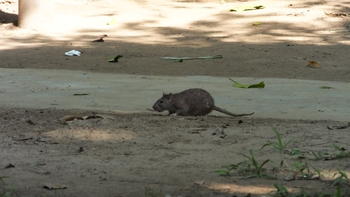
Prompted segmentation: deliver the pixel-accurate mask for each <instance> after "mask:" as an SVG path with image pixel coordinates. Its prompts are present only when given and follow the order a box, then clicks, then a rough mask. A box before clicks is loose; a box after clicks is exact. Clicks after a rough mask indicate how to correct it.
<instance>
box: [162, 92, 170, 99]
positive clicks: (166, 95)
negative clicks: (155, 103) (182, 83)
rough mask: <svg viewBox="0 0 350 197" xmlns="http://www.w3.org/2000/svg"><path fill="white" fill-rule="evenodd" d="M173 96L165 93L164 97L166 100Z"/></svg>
mask: <svg viewBox="0 0 350 197" xmlns="http://www.w3.org/2000/svg"><path fill="white" fill-rule="evenodd" d="M171 95H172V94H171V93H169V94H166V93H164V92H163V97H164V98H167V99H169V98H170V97H171Z"/></svg>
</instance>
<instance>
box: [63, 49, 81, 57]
mask: <svg viewBox="0 0 350 197" xmlns="http://www.w3.org/2000/svg"><path fill="white" fill-rule="evenodd" d="M64 55H66V56H80V55H81V52H80V51H77V50H71V51H67V52H65V53H64Z"/></svg>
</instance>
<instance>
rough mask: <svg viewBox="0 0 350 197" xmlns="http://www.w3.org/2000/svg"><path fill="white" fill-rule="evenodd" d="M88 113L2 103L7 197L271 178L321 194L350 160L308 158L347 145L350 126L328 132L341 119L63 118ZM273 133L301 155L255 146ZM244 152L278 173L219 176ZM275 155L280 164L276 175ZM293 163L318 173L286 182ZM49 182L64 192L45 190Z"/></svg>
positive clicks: (224, 188)
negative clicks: (313, 154)
mask: <svg viewBox="0 0 350 197" xmlns="http://www.w3.org/2000/svg"><path fill="white" fill-rule="evenodd" d="M92 114H96V112H89V111H62V110H54V109H47V110H29V109H1V110H0V117H1V119H0V125H1V126H0V128H1V129H0V151H1V152H0V154H1V160H0V176H1V177H6V178H3V181H4V183H5V184H3V183H2V184H1V185H0V188H2V189H3V190H6V191H10V192H11V195H13V196H33V197H37V196H165V195H166V194H169V195H170V196H247V195H248V194H251V196H266V195H269V194H272V193H273V192H274V191H275V188H274V187H273V184H282V185H284V186H286V187H287V188H288V189H289V190H290V191H294V192H297V191H306V192H308V193H312V192H325V193H327V192H333V191H334V189H335V186H332V183H333V180H334V177H333V174H334V173H336V172H337V170H343V171H344V172H346V173H349V170H350V166H349V161H350V160H349V158H347V157H345V158H342V159H340V158H339V159H332V160H327V161H324V160H314V159H312V158H313V157H312V154H310V151H315V152H318V151H320V152H329V153H334V152H335V150H334V148H333V147H332V145H333V144H334V145H337V146H339V147H344V148H346V149H348V148H349V141H350V139H349V135H348V134H349V131H350V130H349V128H347V129H340V130H338V129H336V130H329V129H328V128H327V126H330V125H331V126H339V125H346V123H342V122H334V121H294V120H293V121H290V120H275V119H248V118H244V119H234V118H230V117H216V116H208V117H172V116H160V115H151V114H108V113H98V114H99V116H91V117H90V119H85V120H73V121H68V122H64V121H63V122H62V117H66V118H67V115H75V116H78V117H79V116H80V117H83V116H88V115H92ZM101 117H103V118H101ZM85 118H86V117H85ZM68 119H69V118H68ZM273 129H276V130H277V131H279V132H280V133H281V134H282V135H283V140H284V141H285V142H287V141H291V142H290V144H288V148H286V149H288V150H300V151H303V152H304V153H305V157H306V158H304V159H297V158H296V156H293V155H289V154H286V153H279V151H277V150H276V149H273V148H271V147H266V148H264V149H262V150H260V148H261V146H262V145H264V144H265V143H267V142H268V141H273V142H275V141H276V136H275V134H274V132H273ZM249 150H253V151H254V154H255V156H256V159H257V160H258V161H259V162H261V161H263V160H266V159H270V160H271V162H269V163H268V164H266V166H264V168H266V170H267V171H266V174H268V175H271V176H275V178H273V179H271V178H266V177H262V178H254V177H253V178H248V177H249V176H250V175H254V173H246V174H244V173H243V174H240V173H238V172H236V171H232V174H231V176H219V175H218V174H217V173H216V172H215V171H216V170H218V169H222V166H225V165H229V164H235V163H239V162H241V161H244V160H246V159H245V158H244V157H243V156H242V155H241V153H244V154H248V155H249ZM281 161H284V162H285V167H284V168H283V169H285V170H281V171H278V170H277V169H282V168H279V166H280V163H281ZM295 162H304V163H307V164H308V165H309V166H312V168H311V167H310V169H318V170H319V171H320V172H321V174H322V175H321V179H312V180H302V179H301V178H300V177H299V178H296V180H293V179H291V177H292V178H293V175H295V176H296V177H297V176H299V175H300V174H298V170H295V169H294V168H293V165H294V164H293V163H295ZM9 164H12V165H13V166H14V167H13V166H12V167H11V166H10V167H9ZM6 166H8V167H9V168H5V167H6ZM273 169H275V170H273ZM292 169H294V171H293V170H292ZM288 170H291V171H288ZM305 172H306V171H305ZM294 173H296V174H294ZM310 179H311V178H310ZM45 185H46V186H52V187H63V186H64V187H66V189H57V190H48V189H45V188H43V186H45ZM348 191H349V185H348V183H347V184H345V185H342V192H345V194H346V192H348ZM151 194H152V195H151ZM347 194H348V195H349V193H347Z"/></svg>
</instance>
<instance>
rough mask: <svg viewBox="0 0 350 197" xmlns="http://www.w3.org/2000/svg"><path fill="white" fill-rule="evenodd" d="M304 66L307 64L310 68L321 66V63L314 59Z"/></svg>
mask: <svg viewBox="0 0 350 197" xmlns="http://www.w3.org/2000/svg"><path fill="white" fill-rule="evenodd" d="M306 66H308V67H310V68H320V67H321V65H320V64H319V63H318V62H316V61H309V63H308V64H307V65H306Z"/></svg>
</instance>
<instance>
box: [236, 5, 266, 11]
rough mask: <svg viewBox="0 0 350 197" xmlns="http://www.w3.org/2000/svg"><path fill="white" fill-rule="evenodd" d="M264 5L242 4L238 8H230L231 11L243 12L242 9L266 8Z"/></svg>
mask: <svg viewBox="0 0 350 197" xmlns="http://www.w3.org/2000/svg"><path fill="white" fill-rule="evenodd" d="M264 8H265V7H264V6H263V5H254V6H241V7H237V8H233V9H230V12H242V11H252V10H260V9H264Z"/></svg>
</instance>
